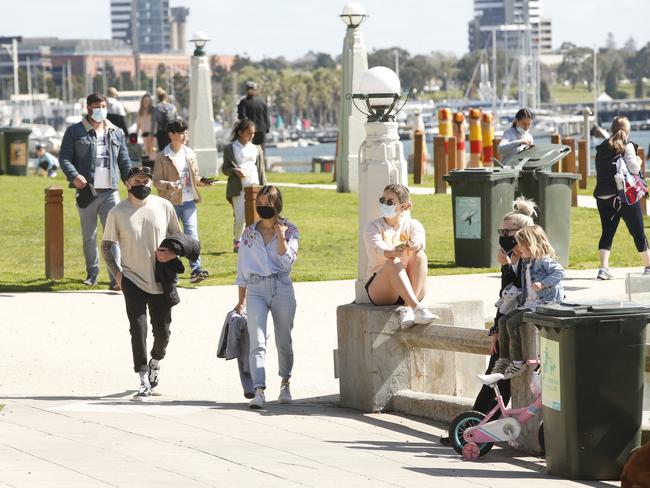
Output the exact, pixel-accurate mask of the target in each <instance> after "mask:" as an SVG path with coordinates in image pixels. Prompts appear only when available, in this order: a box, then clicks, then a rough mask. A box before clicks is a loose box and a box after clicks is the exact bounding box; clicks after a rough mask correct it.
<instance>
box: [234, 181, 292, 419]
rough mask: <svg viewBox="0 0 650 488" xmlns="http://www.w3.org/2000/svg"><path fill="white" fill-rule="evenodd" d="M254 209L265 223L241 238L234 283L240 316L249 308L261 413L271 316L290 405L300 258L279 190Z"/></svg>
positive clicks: (283, 397)
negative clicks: (293, 272)
mask: <svg viewBox="0 0 650 488" xmlns="http://www.w3.org/2000/svg"><path fill="white" fill-rule="evenodd" d="M255 203H256V210H257V213H258V215H259V216H260V220H258V221H257V222H255V223H254V224H253V225H251V226H250V227H248V228H247V229H246V230H245V231H244V233H243V234H242V236H241V246H240V248H239V256H238V259H237V279H236V281H235V282H236V284H237V285H238V286H239V301H238V302H237V305H236V306H235V311H236V312H237V313H242V311H243V309H244V303H245V304H246V314H247V319H248V337H249V339H250V370H251V376H252V378H253V384H254V387H255V397H254V398H253V399H252V400H251V401H250V403H249V406H250V408H262V407H263V406H264V401H265V397H264V390H265V389H266V371H265V369H264V363H265V360H266V339H267V333H266V322H267V319H268V315H269V311H270V312H271V315H272V317H273V329H274V332H275V347H276V349H277V350H278V368H279V375H280V378H282V382H281V383H280V395H279V396H278V402H280V403H291V392H290V390H289V379H290V378H291V370H292V368H293V346H292V341H291V330H292V329H293V319H294V317H295V315H296V297H295V294H294V291H293V283H292V282H291V276H290V273H291V269H292V267H293V263H295V261H296V257H297V255H298V239H299V234H298V228H297V227H296V226H295V225H293V224H292V223H291V222H289V221H288V220H286V219H284V218H282V217H281V216H280V214H281V212H282V193H280V190H278V189H277V188H276V187H275V186H272V185H268V186H264V187H262V189H261V190H260V191H259V192H258V194H257V199H256V201H255Z"/></svg>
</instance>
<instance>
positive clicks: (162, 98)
mask: <svg viewBox="0 0 650 488" xmlns="http://www.w3.org/2000/svg"><path fill="white" fill-rule="evenodd" d="M156 97H158V101H159V102H166V101H167V98H168V97H167V92H166V91H165V89H164V88H162V87H158V88H156Z"/></svg>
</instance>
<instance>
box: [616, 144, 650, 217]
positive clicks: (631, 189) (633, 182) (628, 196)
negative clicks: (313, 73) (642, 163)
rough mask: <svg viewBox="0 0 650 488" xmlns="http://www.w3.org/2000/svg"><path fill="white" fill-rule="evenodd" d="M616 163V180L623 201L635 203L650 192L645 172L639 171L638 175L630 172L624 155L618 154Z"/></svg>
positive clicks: (628, 203) (630, 203)
mask: <svg viewBox="0 0 650 488" xmlns="http://www.w3.org/2000/svg"><path fill="white" fill-rule="evenodd" d="M614 164H616V175H614V180H615V181H616V188H617V190H618V197H619V198H620V199H621V202H625V203H626V204H627V205H634V204H635V203H636V202H638V201H639V200H641V199H642V198H644V197H645V196H646V195H647V194H648V185H647V183H646V181H645V178H644V177H643V172H642V171H641V172H639V174H638V175H635V174H632V173H630V171H629V170H628V168H627V164H625V159H623V155H619V156H617V157H616V159H615V160H614Z"/></svg>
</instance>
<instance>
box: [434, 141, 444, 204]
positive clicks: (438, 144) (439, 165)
mask: <svg viewBox="0 0 650 488" xmlns="http://www.w3.org/2000/svg"><path fill="white" fill-rule="evenodd" d="M446 141H447V138H446V137H445V136H435V137H434V138H433V168H434V172H435V178H436V180H435V192H436V193H447V183H446V182H445V180H443V179H442V177H443V176H445V175H446V174H447V154H446V152H445V142H446Z"/></svg>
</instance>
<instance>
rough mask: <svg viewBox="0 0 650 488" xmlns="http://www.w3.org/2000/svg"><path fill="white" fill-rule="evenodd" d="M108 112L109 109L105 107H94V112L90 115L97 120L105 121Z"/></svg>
mask: <svg viewBox="0 0 650 488" xmlns="http://www.w3.org/2000/svg"><path fill="white" fill-rule="evenodd" d="M107 114H108V110H107V109H105V108H94V109H93V114H92V115H91V116H90V118H92V119H93V120H94V121H95V122H97V123H99V122H103V121H104V120H105V119H106V115H107Z"/></svg>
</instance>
